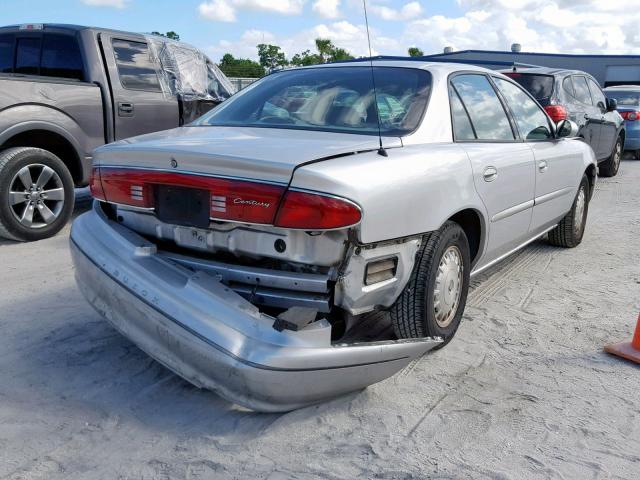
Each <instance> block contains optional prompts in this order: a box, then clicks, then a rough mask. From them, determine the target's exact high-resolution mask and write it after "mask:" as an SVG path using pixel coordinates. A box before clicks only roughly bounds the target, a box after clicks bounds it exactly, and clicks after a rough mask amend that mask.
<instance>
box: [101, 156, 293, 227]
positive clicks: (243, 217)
mask: <svg viewBox="0 0 640 480" xmlns="http://www.w3.org/2000/svg"><path fill="white" fill-rule="evenodd" d="M99 178H100V179H101V185H102V191H98V189H97V188H96V193H95V194H94V196H95V197H96V198H100V199H102V200H105V201H108V202H112V203H119V204H122V205H131V206H134V207H141V208H153V207H154V206H155V201H156V200H155V186H156V185H172V186H177V187H189V188H195V189H199V190H207V191H209V193H210V196H211V199H210V208H209V210H210V217H211V218H213V219H218V220H233V221H240V222H246V223H266V224H271V223H273V219H274V217H275V215H276V212H277V211H278V204H279V203H280V198H282V194H283V193H284V191H285V188H286V187H285V186H283V185H271V184H264V183H258V182H251V181H245V180H234V179H227V178H218V177H207V176H201V175H189V174H184V173H172V172H163V171H155V170H132V169H123V168H111V167H101V168H100V169H99ZM92 194H93V190H92Z"/></svg>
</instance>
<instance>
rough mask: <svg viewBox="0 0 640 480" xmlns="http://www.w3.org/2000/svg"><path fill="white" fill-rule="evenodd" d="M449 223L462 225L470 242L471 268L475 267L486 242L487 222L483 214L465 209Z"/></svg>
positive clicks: (449, 219)
mask: <svg viewBox="0 0 640 480" xmlns="http://www.w3.org/2000/svg"><path fill="white" fill-rule="evenodd" d="M447 221H452V222H455V223H457V224H458V225H460V227H461V228H462V230H464V233H465V235H466V236H467V240H468V241H469V253H470V255H471V266H472V267H473V266H475V265H476V263H477V261H478V260H479V259H480V257H481V256H482V253H483V252H484V244H485V240H486V232H487V227H486V222H485V219H484V217H483V216H482V214H481V213H480V212H479V211H478V210H476V209H473V208H465V209H463V210H460V211H458V212H456V213H455V214H453V215H451V216H450V217H449V218H448V219H447Z"/></svg>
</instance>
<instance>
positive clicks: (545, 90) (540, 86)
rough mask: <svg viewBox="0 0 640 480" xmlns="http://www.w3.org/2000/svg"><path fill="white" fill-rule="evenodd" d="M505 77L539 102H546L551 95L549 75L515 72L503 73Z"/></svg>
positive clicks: (551, 81) (551, 85)
mask: <svg viewBox="0 0 640 480" xmlns="http://www.w3.org/2000/svg"><path fill="white" fill-rule="evenodd" d="M505 75H506V76H507V77H511V78H512V79H513V80H515V81H516V82H518V83H519V84H520V85H522V86H523V87H524V88H525V89H526V90H527V91H528V92H529V93H530V94H531V95H533V97H534V98H535V99H536V100H538V101H539V102H541V101H544V100H548V99H549V98H551V95H552V94H553V77H552V76H551V75H534V74H531V73H515V72H513V73H505Z"/></svg>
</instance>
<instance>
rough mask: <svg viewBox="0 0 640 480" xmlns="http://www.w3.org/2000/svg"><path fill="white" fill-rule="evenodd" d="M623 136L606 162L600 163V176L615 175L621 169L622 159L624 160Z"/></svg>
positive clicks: (619, 138) (617, 141)
mask: <svg viewBox="0 0 640 480" xmlns="http://www.w3.org/2000/svg"><path fill="white" fill-rule="evenodd" d="M622 145H623V142H622V137H618V139H617V140H616V143H615V145H614V146H613V150H612V151H611V155H609V158H607V159H606V160H605V161H604V162H602V163H601V164H600V166H599V167H600V176H602V177H615V176H616V175H617V174H618V170H619V169H620V161H621V160H622Z"/></svg>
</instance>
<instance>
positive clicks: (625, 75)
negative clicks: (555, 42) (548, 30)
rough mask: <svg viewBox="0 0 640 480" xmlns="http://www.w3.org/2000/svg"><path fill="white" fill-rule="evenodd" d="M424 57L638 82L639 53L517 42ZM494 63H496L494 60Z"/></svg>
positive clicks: (605, 80) (608, 82) (605, 81)
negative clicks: (527, 46)
mask: <svg viewBox="0 0 640 480" xmlns="http://www.w3.org/2000/svg"><path fill="white" fill-rule="evenodd" d="M423 58H424V59H425V60H427V59H433V60H438V59H441V60H462V61H465V62H469V63H477V64H479V65H481V66H483V67H487V68H493V69H496V70H498V69H504V68H508V65H509V64H513V62H516V63H517V64H529V65H540V66H544V67H556V68H566V69H571V70H583V71H585V72H588V73H590V74H591V75H593V76H594V77H595V78H596V79H597V80H598V82H600V85H602V86H604V87H609V86H612V85H640V55H571V54H564V53H534V52H521V51H520V45H519V44H517V43H516V44H513V45H512V46H511V51H510V52H500V51H491V50H461V51H458V52H455V51H452V49H451V48H450V47H447V48H445V53H439V54H435V55H426V56H425V57H423ZM493 62H496V63H493Z"/></svg>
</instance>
